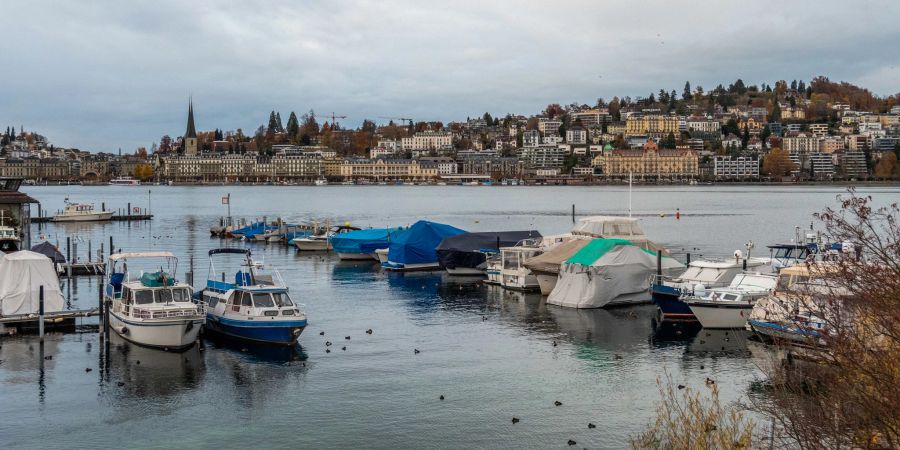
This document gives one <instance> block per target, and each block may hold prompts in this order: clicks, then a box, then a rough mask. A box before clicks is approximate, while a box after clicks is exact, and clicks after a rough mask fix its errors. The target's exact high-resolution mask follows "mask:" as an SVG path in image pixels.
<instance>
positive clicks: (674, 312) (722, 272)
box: [650, 251, 771, 321]
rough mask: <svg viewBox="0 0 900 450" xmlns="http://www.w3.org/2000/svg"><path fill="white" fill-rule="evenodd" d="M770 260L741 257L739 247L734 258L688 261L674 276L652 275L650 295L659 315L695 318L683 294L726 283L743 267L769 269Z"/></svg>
mask: <svg viewBox="0 0 900 450" xmlns="http://www.w3.org/2000/svg"><path fill="white" fill-rule="evenodd" d="M770 264H771V261H770V260H769V259H766V258H745V257H743V255H742V254H741V252H740V251H736V252H735V257H734V259H719V260H709V259H707V260H697V261H691V263H690V264H689V265H688V268H687V269H686V270H685V271H684V273H682V274H681V275H679V276H678V277H674V278H669V277H658V276H655V277H654V280H653V284H652V285H651V287H650V296H651V298H652V300H653V303H655V304H656V306H657V307H659V311H660V313H661V314H662V318H663V319H666V320H683V321H695V320H697V318H696V316H695V315H694V312H693V311H691V307H690V306H688V304H687V303H686V302H685V301H684V297H686V296H700V297H702V296H703V295H705V293H706V290H707V289H711V288H721V287H725V286H728V285H729V284H730V283H731V281H732V280H734V278H735V277H736V276H737V275H739V274H741V273H743V272H744V271H745V270H750V271H753V272H763V273H768V272H771V266H770Z"/></svg>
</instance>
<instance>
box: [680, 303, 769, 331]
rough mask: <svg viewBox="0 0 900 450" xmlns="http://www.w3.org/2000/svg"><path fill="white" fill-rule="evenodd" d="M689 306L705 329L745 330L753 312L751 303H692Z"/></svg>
mask: <svg viewBox="0 0 900 450" xmlns="http://www.w3.org/2000/svg"><path fill="white" fill-rule="evenodd" d="M689 306H690V308H691V311H693V313H694V316H695V317H696V318H697V320H698V321H699V322H700V325H703V328H744V327H745V326H746V325H747V319H748V318H749V317H750V311H752V310H753V305H752V304H749V303H725V302H692V303H690V304H689Z"/></svg>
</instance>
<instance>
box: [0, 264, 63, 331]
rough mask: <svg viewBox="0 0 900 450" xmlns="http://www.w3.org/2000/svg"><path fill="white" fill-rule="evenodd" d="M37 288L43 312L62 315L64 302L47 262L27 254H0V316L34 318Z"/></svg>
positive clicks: (51, 267)
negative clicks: (41, 299) (41, 293)
mask: <svg viewBox="0 0 900 450" xmlns="http://www.w3.org/2000/svg"><path fill="white" fill-rule="evenodd" d="M41 286H43V287H44V312H45V313H48V312H55V311H62V310H63V307H64V305H65V300H64V299H63V296H62V292H61V291H60V289H59V278H57V276H56V269H55V268H54V267H53V262H52V261H50V259H49V258H47V257H46V256H44V255H42V254H40V253H35V252H31V251H28V250H21V251H18V252H14V253H10V254H6V255H4V254H2V253H0V316H5V317H8V316H16V315H21V314H37V313H38V312H39V309H40V289H41Z"/></svg>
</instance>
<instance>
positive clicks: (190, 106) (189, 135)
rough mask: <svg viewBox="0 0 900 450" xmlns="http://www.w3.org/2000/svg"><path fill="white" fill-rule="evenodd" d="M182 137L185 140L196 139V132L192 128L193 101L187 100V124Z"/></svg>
mask: <svg viewBox="0 0 900 450" xmlns="http://www.w3.org/2000/svg"><path fill="white" fill-rule="evenodd" d="M184 137H186V138H195V137H197V130H196V129H195V128H194V100H193V99H192V100H188V122H187V131H185V132H184Z"/></svg>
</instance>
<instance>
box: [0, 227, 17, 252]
mask: <svg viewBox="0 0 900 450" xmlns="http://www.w3.org/2000/svg"><path fill="white" fill-rule="evenodd" d="M19 242H20V239H19V233H18V232H16V229H15V228H13V227H8V226H6V225H0V252H3V253H10V252H14V251H17V250H19Z"/></svg>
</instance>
